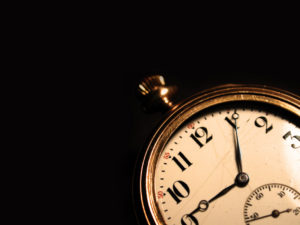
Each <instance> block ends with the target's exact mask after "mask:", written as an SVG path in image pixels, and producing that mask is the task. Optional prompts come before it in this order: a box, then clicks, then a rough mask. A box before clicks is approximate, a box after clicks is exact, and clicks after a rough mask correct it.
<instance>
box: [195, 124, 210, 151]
mask: <svg viewBox="0 0 300 225" xmlns="http://www.w3.org/2000/svg"><path fill="white" fill-rule="evenodd" d="M191 138H192V139H193V140H194V141H195V142H196V143H197V144H198V145H199V146H200V148H202V147H203V146H204V144H207V143H208V142H210V141H211V140H212V138H213V136H212V135H209V134H208V131H207V128H206V127H199V128H197V129H196V130H195V133H194V134H191ZM200 140H201V141H200ZM203 142H204V144H203Z"/></svg>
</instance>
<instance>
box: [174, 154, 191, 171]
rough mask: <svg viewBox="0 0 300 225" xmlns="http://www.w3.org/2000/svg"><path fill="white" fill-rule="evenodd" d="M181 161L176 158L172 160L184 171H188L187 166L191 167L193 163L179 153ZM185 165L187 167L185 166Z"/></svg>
mask: <svg viewBox="0 0 300 225" xmlns="http://www.w3.org/2000/svg"><path fill="white" fill-rule="evenodd" d="M178 156H179V157H180V158H179V157H178V158H179V159H177V158H176V157H175V156H174V157H173V158H172V160H173V161H174V162H175V163H176V165H177V166H178V167H179V168H180V169H181V170H182V171H184V170H185V169H186V167H185V165H187V166H191V165H192V163H191V162H190V161H189V160H188V159H187V158H186V157H185V155H184V154H183V153H182V152H179V153H178ZM183 164H185V165H183Z"/></svg>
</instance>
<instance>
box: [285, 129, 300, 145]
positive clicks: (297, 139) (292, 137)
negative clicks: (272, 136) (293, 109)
mask: <svg viewBox="0 0 300 225" xmlns="http://www.w3.org/2000/svg"><path fill="white" fill-rule="evenodd" d="M288 137H290V138H291V140H292V141H294V140H295V142H298V143H299V144H298V145H296V144H295V143H293V144H291V147H292V148H294V149H298V148H300V135H294V136H293V135H292V132H291V131H289V132H287V133H286V134H285V135H283V137H282V138H283V139H284V140H287V139H288Z"/></svg>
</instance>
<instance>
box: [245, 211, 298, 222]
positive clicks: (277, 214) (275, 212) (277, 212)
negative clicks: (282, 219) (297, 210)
mask: <svg viewBox="0 0 300 225" xmlns="http://www.w3.org/2000/svg"><path fill="white" fill-rule="evenodd" d="M291 211H292V209H286V210H284V211H281V212H279V211H278V210H277V209H275V210H273V211H272V213H271V214H268V215H265V216H261V217H256V218H254V219H251V220H247V221H246V223H249V222H253V221H256V220H260V219H264V218H267V217H271V216H272V217H273V218H277V217H279V216H280V214H281V213H289V212H291Z"/></svg>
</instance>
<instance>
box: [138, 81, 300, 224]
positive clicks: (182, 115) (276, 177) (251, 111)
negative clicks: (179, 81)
mask: <svg viewBox="0 0 300 225" xmlns="http://www.w3.org/2000/svg"><path fill="white" fill-rule="evenodd" d="M175 90H176V88H175V87H170V86H166V85H165V81H164V78H163V77H162V76H160V75H155V76H151V77H147V78H146V79H144V80H143V81H142V82H141V83H140V85H139V93H140V96H142V99H143V106H144V108H145V109H146V110H148V111H151V110H152V111H153V110H157V109H168V111H167V113H166V114H165V116H164V118H163V120H162V122H161V123H160V124H159V126H158V127H157V128H156V130H155V131H154V132H153V135H152V136H151V137H150V138H149V141H148V142H147V145H146V147H145V149H144V151H143V152H142V153H141V155H140V157H139V160H138V164H137V165H138V166H137V168H136V170H135V173H136V174H135V180H134V189H133V192H134V197H135V199H134V202H135V209H136V211H137V213H136V214H137V217H138V220H139V222H140V224H149V225H154V224H156V225H175V224H176V225H219V224H222V225H242V224H246V225H261V224H264V225H266V224H272V225H274V224H278V225H287V224H289V225H299V224H300V98H299V96H297V95H295V94H293V93H290V92H287V91H285V90H280V89H278V88H274V87H268V86H263V85H245V84H242V85H241V84H228V85H222V86H217V87H214V88H211V89H208V90H204V91H202V92H200V93H198V94H196V95H194V96H192V97H190V98H188V99H186V100H184V101H182V102H181V103H179V104H173V103H172V102H171V97H172V95H173V94H174V93H175Z"/></svg>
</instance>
